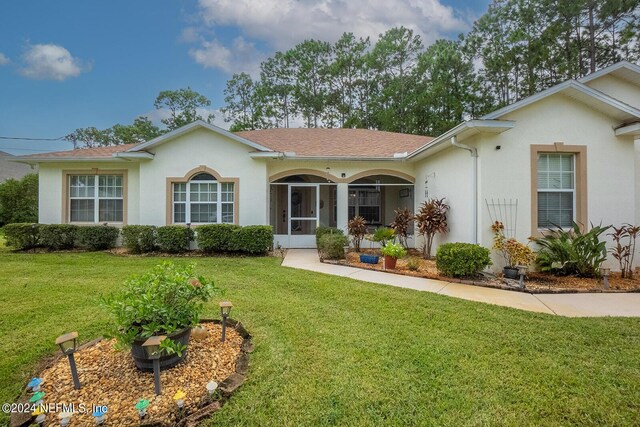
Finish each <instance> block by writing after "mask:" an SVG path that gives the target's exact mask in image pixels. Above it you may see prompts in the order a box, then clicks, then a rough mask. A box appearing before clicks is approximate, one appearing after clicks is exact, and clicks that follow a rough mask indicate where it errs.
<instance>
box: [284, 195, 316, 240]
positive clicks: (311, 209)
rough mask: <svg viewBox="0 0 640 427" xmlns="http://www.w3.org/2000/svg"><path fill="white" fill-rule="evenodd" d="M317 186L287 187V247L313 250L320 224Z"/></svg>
mask: <svg viewBox="0 0 640 427" xmlns="http://www.w3.org/2000/svg"><path fill="white" fill-rule="evenodd" d="M319 190H320V188H319V185H318V184H290V185H289V247H291V248H315V247H316V228H317V227H318V225H319V222H320V216H319V212H318V211H319V209H318V207H319V205H320V191H319Z"/></svg>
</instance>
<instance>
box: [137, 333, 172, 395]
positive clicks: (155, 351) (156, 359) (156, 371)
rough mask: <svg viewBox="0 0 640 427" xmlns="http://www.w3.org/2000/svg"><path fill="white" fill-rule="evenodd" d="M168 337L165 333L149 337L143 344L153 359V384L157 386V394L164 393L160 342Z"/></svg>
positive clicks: (148, 355)
mask: <svg viewBox="0 0 640 427" xmlns="http://www.w3.org/2000/svg"><path fill="white" fill-rule="evenodd" d="M165 338H167V337H166V336H164V335H155V336H152V337H149V338H148V339H147V340H146V341H145V342H144V343H143V344H142V347H144V350H145V351H146V352H147V357H148V358H149V359H151V360H152V361H153V384H154V386H155V391H156V395H157V396H158V395H160V394H161V393H162V389H161V387H160V356H161V355H162V350H160V343H161V342H162V341H164V339H165Z"/></svg>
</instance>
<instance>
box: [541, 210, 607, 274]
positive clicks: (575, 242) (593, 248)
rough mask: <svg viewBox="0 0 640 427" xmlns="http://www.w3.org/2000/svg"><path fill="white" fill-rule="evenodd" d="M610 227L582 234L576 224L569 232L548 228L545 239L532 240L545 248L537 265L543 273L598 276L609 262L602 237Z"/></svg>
mask: <svg viewBox="0 0 640 427" xmlns="http://www.w3.org/2000/svg"><path fill="white" fill-rule="evenodd" d="M610 227H611V226H607V227H602V226H596V227H594V226H592V227H591V230H589V231H587V232H583V231H582V230H581V229H580V226H579V225H578V224H577V223H575V222H574V223H573V227H572V228H571V229H570V230H562V229H549V230H548V231H547V234H546V235H545V236H544V237H540V238H534V239H532V240H533V241H534V242H535V243H536V244H538V245H540V246H541V247H542V249H540V251H538V257H537V259H536V263H537V264H538V266H539V268H540V270H541V271H547V272H552V273H554V274H559V275H570V274H575V275H577V276H580V277H595V276H597V275H598V274H599V269H600V265H601V264H602V263H603V262H604V261H605V260H606V259H607V246H606V242H603V241H600V235H601V234H602V233H604V232H605V231H607V230H608V229H609V228H610Z"/></svg>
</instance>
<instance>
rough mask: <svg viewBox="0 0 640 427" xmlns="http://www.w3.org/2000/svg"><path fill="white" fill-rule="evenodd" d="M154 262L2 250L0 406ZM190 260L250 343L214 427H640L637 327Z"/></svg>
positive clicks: (263, 267) (245, 262)
mask: <svg viewBox="0 0 640 427" xmlns="http://www.w3.org/2000/svg"><path fill="white" fill-rule="evenodd" d="M162 259H166V258H162ZM159 260H160V258H150V257H135V258H134V257H129V258H127V257H116V256H111V255H108V254H104V253H94V254H13V253H10V252H7V251H6V249H0V312H1V313H2V314H1V317H0V354H2V357H0V398H1V399H0V400H2V401H3V402H7V401H12V400H13V399H14V398H15V397H16V396H17V395H18V394H19V393H20V391H21V389H22V387H24V384H25V382H26V381H27V380H28V379H29V378H30V376H31V375H32V374H33V373H34V372H33V369H34V367H35V365H36V363H37V361H38V360H39V359H40V358H41V357H43V356H45V355H47V354H50V353H51V352H53V351H55V348H54V347H55V346H54V344H53V341H54V339H55V337H56V336H57V335H59V334H61V333H63V332H68V331H69V330H72V329H73V330H78V332H79V333H80V337H81V338H82V339H83V340H89V339H91V338H94V337H97V336H99V335H100V334H101V332H102V331H103V330H104V329H105V327H106V325H107V322H108V319H107V316H106V314H105V313H104V312H103V311H102V309H100V307H99V306H98V298H99V296H100V295H101V294H104V293H106V292H110V291H113V290H117V289H118V288H119V287H120V286H121V283H122V281H123V279H124V278H126V277H127V276H129V275H130V274H132V273H141V272H143V271H145V270H146V269H148V268H150V267H151V266H153V265H155V264H156V263H158V262H159ZM194 261H196V262H197V264H198V270H199V272H200V273H202V274H205V275H208V276H211V277H213V278H214V279H215V281H216V283H217V284H218V285H220V286H222V287H224V288H225V289H226V290H227V294H226V298H228V299H230V300H231V301H233V303H234V311H233V316H234V317H236V318H238V319H240V320H242V321H243V322H244V323H245V324H246V325H247V327H248V329H249V330H250V331H251V332H252V333H253V335H254V341H255V344H256V350H255V352H254V353H253V354H252V356H251V368H250V374H249V379H248V381H247V383H246V384H245V385H244V386H243V387H242V388H241V389H240V390H239V391H238V393H237V394H236V395H234V397H233V399H232V400H231V401H230V402H229V404H227V405H226V406H225V407H224V409H223V410H222V411H220V412H219V413H217V414H216V415H215V416H214V418H213V419H212V421H211V425H212V426H213V425H216V426H227V425H243V426H244V425H253V426H264V425H278V426H279V425H291V426H299V425H369V426H378V425H438V426H442V425H452V426H460V425H518V426H521V425H571V424H573V425H638V424H640V319H567V318H561V317H553V316H548V315H543V314H534V313H528V312H523V311H518V310H513V309H508V308H501V307H494V306H490V305H485V304H480V303H473V302H467V301H462V300H457V299H452V298H447V297H444V296H440V295H434V294H429V293H421V292H416V291H412V290H405V289H397V288H392V287H386V286H381V285H373V284H367V283H362V282H358V281H355V280H349V279H344V278H338V277H332V276H326V275H321V274H316V273H310V272H305V271H298V270H293V269H287V268H283V267H280V266H279V265H278V264H279V260H278V259H275V258H197V259H194ZM210 308H211V310H210V315H216V313H217V309H216V307H215V304H213V303H212V304H211V307H210ZM2 422H6V418H4V419H0V423H2Z"/></svg>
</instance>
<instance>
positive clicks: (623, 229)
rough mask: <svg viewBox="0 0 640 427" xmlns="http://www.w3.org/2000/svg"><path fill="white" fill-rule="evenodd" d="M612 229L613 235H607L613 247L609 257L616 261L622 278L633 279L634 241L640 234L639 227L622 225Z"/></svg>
mask: <svg viewBox="0 0 640 427" xmlns="http://www.w3.org/2000/svg"><path fill="white" fill-rule="evenodd" d="M612 228H613V233H609V236H611V238H612V239H613V243H614V245H615V246H614V247H613V249H612V250H611V255H613V257H614V258H615V259H616V260H618V263H619V265H620V274H621V276H622V278H629V279H633V258H634V257H635V253H636V240H637V238H638V234H640V227H638V226H636V225H631V224H624V225H622V226H620V227H612Z"/></svg>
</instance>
